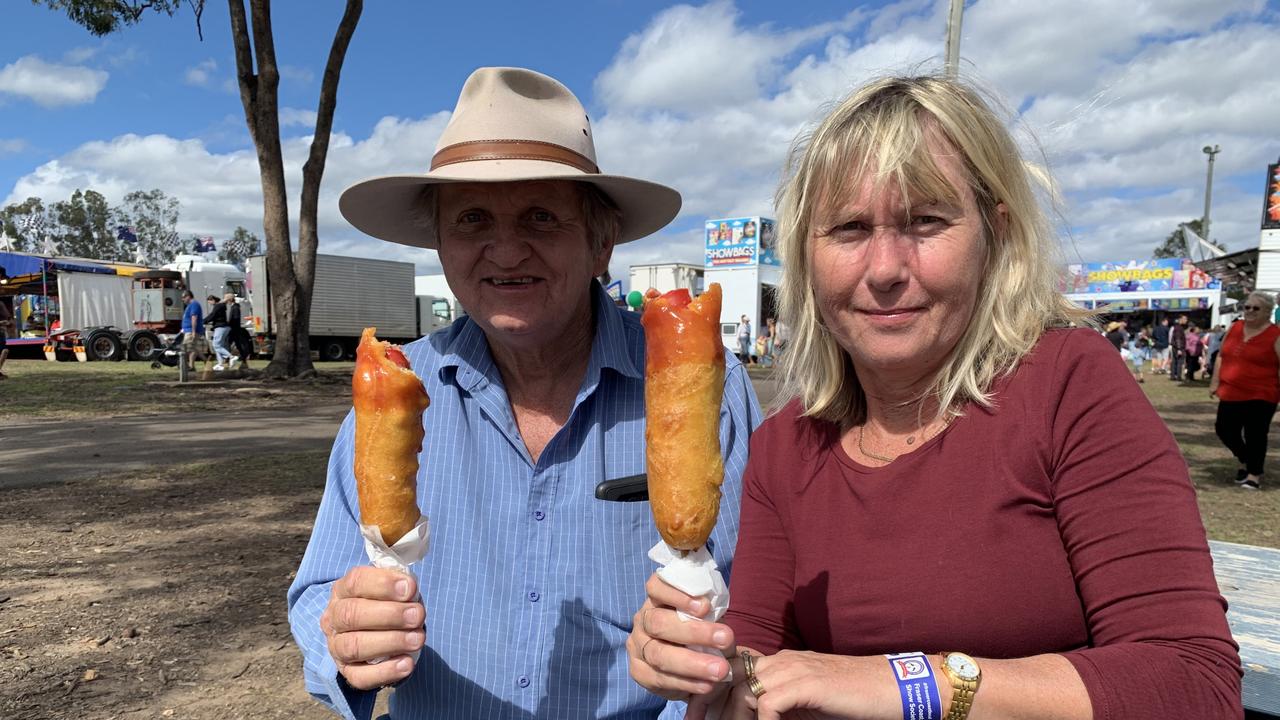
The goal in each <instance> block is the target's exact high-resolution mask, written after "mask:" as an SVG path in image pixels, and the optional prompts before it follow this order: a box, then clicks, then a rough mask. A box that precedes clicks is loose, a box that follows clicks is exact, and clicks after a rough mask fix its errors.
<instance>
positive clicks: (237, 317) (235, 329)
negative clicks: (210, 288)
mask: <svg viewBox="0 0 1280 720" xmlns="http://www.w3.org/2000/svg"><path fill="white" fill-rule="evenodd" d="M222 305H223V306H224V307H226V308H227V348H228V349H230V348H235V351H236V353H237V355H236V356H235V357H232V358H231V361H230V362H229V363H228V364H227V366H228V367H231V368H234V367H235V366H236V365H237V364H238V363H244V366H245V368H246V369H247V368H248V367H249V355H250V354H252V353H253V341H252V340H251V339H250V338H249V332H248V331H247V330H245V329H244V318H243V317H242V316H241V314H240V303H238V302H236V294H235V293H227V294H225V295H223V296H222Z"/></svg>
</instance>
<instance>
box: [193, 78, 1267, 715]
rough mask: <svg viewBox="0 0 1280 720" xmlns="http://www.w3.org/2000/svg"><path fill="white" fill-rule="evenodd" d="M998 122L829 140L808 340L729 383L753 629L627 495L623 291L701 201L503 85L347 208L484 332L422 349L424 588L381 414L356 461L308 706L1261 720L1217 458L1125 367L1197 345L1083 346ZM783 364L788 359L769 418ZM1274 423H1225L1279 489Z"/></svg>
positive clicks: (534, 85) (943, 111)
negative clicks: (1268, 456)
mask: <svg viewBox="0 0 1280 720" xmlns="http://www.w3.org/2000/svg"><path fill="white" fill-rule="evenodd" d="M992 108H993V103H991V102H989V101H988V99H986V98H985V97H984V96H983V95H982V94H980V93H978V92H977V91H975V90H974V89H972V88H971V87H969V86H968V85H966V84H964V83H962V82H959V81H956V80H953V79H947V78H942V77H933V76H925V77H897V78H886V79H882V80H878V81H875V82H872V83H869V84H868V85H866V86H864V87H861V88H859V89H857V90H856V91H854V92H853V93H852V94H851V95H849V96H848V97H847V98H845V99H844V100H843V101H842V102H840V103H839V104H837V105H835V106H833V108H832V109H831V110H830V112H828V113H827V114H826V116H825V117H824V118H823V119H822V121H821V122H820V124H819V125H818V126H817V127H816V129H814V131H813V132H812V133H807V134H806V135H805V136H804V139H802V140H801V141H799V142H798V143H797V144H796V146H795V147H794V148H793V152H792V154H791V161H790V164H789V166H788V172H787V175H786V178H785V179H784V181H783V184H782V187H781V188H780V190H779V193H778V197H777V206H778V212H779V223H778V237H777V239H778V248H777V249H778V251H779V253H780V254H781V256H782V258H783V259H784V264H783V277H782V282H781V285H780V302H779V308H778V316H777V318H776V319H775V320H774V321H773V322H769V321H768V320H767V319H766V327H765V328H764V329H762V330H761V332H760V336H763V337H764V338H766V342H765V345H764V352H763V353H761V352H759V351H758V348H757V347H755V345H756V344H758V342H759V340H758V339H756V340H754V341H753V337H755V336H754V335H753V334H752V332H751V323H750V318H749V317H746V316H743V317H742V318H741V321H740V324H739V326H738V334H737V348H736V350H737V354H738V357H735V355H734V354H733V353H726V357H725V365H726V368H725V376H724V378H725V379H724V394H723V400H722V405H721V407H720V410H719V414H718V417H719V432H718V440H719V447H720V449H721V453H722V455H723V458H724V470H725V472H724V477H723V484H722V485H721V488H720V491H721V501H720V503H721V504H720V508H719V522H718V524H717V525H716V527H715V530H714V531H713V532H712V535H711V538H710V539H709V540H708V541H707V543H706V546H705V548H704V550H705V551H706V552H707V553H708V554H709V555H710V557H711V558H712V559H713V560H714V562H715V564H716V565H717V566H718V567H719V568H720V569H721V570H722V571H723V572H724V574H725V575H726V576H727V577H728V579H729V586H730V587H729V589H730V595H729V601H728V608H727V612H725V613H724V615H723V616H720V615H719V611H721V610H724V608H718V609H717V611H716V612H715V613H713V608H712V603H711V601H710V600H711V598H709V597H703V596H691V595H686V594H685V593H683V592H681V591H679V590H677V589H675V588H674V587H673V586H671V585H669V584H667V583H666V582H665V581H664V580H663V579H662V578H661V577H659V576H658V575H657V574H655V573H653V565H652V563H651V562H650V561H649V560H648V557H647V555H646V552H647V551H648V550H649V548H650V547H651V546H653V543H654V542H655V541H656V540H657V538H658V534H657V530H656V528H655V526H654V521H653V518H652V514H651V512H650V509H649V507H648V505H647V503H644V502H609V501H604V500H598V499H596V497H595V495H594V492H593V490H594V489H595V488H596V486H597V484H599V483H601V482H602V481H605V480H609V479H614V478H629V477H632V476H635V475H638V474H643V473H644V472H645V432H646V430H645V422H644V406H645V404H644V391H645V373H644V367H645V365H644V362H645V361H644V358H645V338H644V334H643V332H642V330H641V328H640V325H639V323H638V321H637V319H636V316H635V315H634V314H632V313H627V312H625V311H624V310H622V309H620V308H618V307H617V306H616V305H615V304H614V303H612V302H610V301H609V299H608V296H607V294H606V293H605V292H604V290H603V288H602V287H601V286H600V284H599V283H598V282H596V281H595V279H594V278H595V277H596V276H598V275H599V274H600V273H601V272H603V270H604V269H605V268H606V267H607V266H608V262H609V259H610V257H611V254H612V252H613V250H614V248H615V247H616V246H617V245H619V244H621V243H625V242H630V241H633V240H637V239H639V238H642V237H645V236H646V235H649V234H651V233H653V232H655V231H656V230H658V229H660V228H662V227H663V226H665V225H666V224H667V223H669V222H670V221H671V220H672V219H674V218H675V216H676V215H677V213H678V212H679V208H680V196H679V193H678V192H676V191H675V190H674V189H672V188H668V187H666V186H663V185H660V184H657V183H653V182H649V181H645V180H641V179H638V178H631V177H626V176H621V175H610V174H605V173H603V172H601V170H600V168H599V165H598V164H597V159H596V154H595V146H594V141H593V139H592V134H591V132H590V124H589V120H588V119H587V115H586V112H585V110H584V109H583V107H582V105H581V103H580V102H579V101H578V100H577V98H576V97H575V96H574V95H573V93H572V92H571V91H570V90H569V89H568V88H566V87H565V86H564V85H562V84H561V83H559V82H558V81H556V80H555V79H553V78H550V77H547V76H545V75H542V74H539V73H536V72H533V71H530V70H523V69H519V68H482V69H480V70H477V71H476V72H474V73H473V74H472V75H471V76H470V77H469V78H468V79H467V81H466V83H465V84H464V86H463V88H462V92H461V94H460V96H459V98H458V103H457V107H456V109H455V111H454V113H453V115H452V116H451V118H450V120H449V122H448V124H447V125H446V127H445V129H444V131H443V133H442V135H441V137H440V140H439V143H438V144H437V146H436V149H435V154H434V157H433V160H432V164H431V170H429V171H428V172H426V173H417V174H403V175H396V176H383V177H377V178H372V179H369V180H365V181H362V182H360V183H357V184H356V185H354V186H352V187H350V188H348V189H347V190H346V191H344V192H343V194H342V196H341V198H340V200H339V208H340V210H341V212H342V214H343V215H344V217H345V218H346V219H347V220H348V221H349V222H351V223H352V224H353V225H354V226H355V227H356V228H358V229H360V230H361V231H363V232H365V233H367V234H369V235H372V236H374V237H378V238H381V239H383V240H387V241H390V242H396V243H401V244H406V245H412V246H417V247H426V248H432V249H435V250H437V251H438V252H439V255H440V260H441V264H442V266H443V269H444V273H445V276H446V277H447V278H448V280H449V284H450V287H451V288H453V289H454V290H455V292H456V293H457V295H458V297H459V299H460V301H461V302H462V303H463V304H464V305H465V306H466V307H467V309H468V311H469V314H468V315H467V316H466V317H465V318H462V319H460V320H459V321H457V322H455V323H454V324H453V325H451V326H450V327H449V328H447V329H445V330H442V331H439V332H437V333H434V334H432V335H431V336H429V337H426V338H423V339H421V340H418V341H416V342H413V343H410V344H408V345H406V346H404V348H403V355H404V359H405V361H406V362H407V363H408V364H409V365H410V366H411V367H412V369H413V370H414V371H415V372H416V373H417V375H418V377H419V378H421V379H422V381H423V383H424V384H425V386H426V389H427V392H428V394H429V396H430V398H431V406H430V408H429V409H428V410H427V412H426V413H425V414H424V416H423V424H424V426H425V427H424V429H425V438H424V440H423V442H422V447H421V450H420V453H419V462H420V468H421V469H420V470H419V475H418V478H419V480H418V488H417V490H418V497H419V503H420V505H421V508H422V511H423V513H424V515H425V516H426V517H428V518H430V522H431V525H430V529H431V532H430V551H429V552H428V553H427V555H426V557H425V559H424V560H422V561H421V562H419V563H415V564H414V565H413V566H412V567H411V568H410V574H409V575H405V574H402V573H400V572H397V571H396V570H391V569H385V568H381V567H374V566H372V565H370V564H369V557H368V556H367V554H366V550H365V548H366V545H365V540H364V537H363V536H362V529H361V513H360V503H359V501H358V500H357V496H358V494H359V493H358V492H357V487H356V479H355V476H354V470H353V455H354V453H355V449H354V447H355V443H354V434H355V427H354V419H353V417H352V416H348V418H347V419H346V420H345V421H344V423H343V424H342V427H341V429H340V430H339V432H338V436H337V438H336V439H335V441H334V445H333V449H332V453H331V457H330V463H329V468H328V476H327V479H326V485H325V490H324V494H323V497H322V499H321V501H320V508H319V513H318V516H317V519H316V522H315V525H314V528H313V531H312V536H311V539H310V542H309V543H308V546H307V550H306V553H305V555H304V557H303V560H302V563H301V566H300V567H299V570H298V572H297V574H296V576H295V578H294V581H293V584H292V586H291V587H290V589H289V593H288V601H289V620H290V624H291V628H292V631H293V634H294V637H295V639H296V640H297V642H298V645H299V647H300V648H301V651H302V655H303V674H304V679H305V686H306V688H307V690H308V691H309V692H311V693H312V695H314V696H315V697H316V698H317V699H318V700H320V701H321V702H323V703H324V704H326V705H327V706H329V707H330V708H332V709H333V710H334V711H335V712H336V713H338V714H340V715H342V716H343V717H346V718H349V719H351V720H355V719H359V720H366V719H367V718H369V717H370V716H371V713H372V711H373V707H374V704H375V701H376V700H377V698H378V695H379V692H380V691H382V690H384V689H387V690H388V691H389V697H388V705H387V706H388V712H389V715H388V716H387V717H389V718H391V720H409V719H417V718H427V717H430V718H475V717H486V718H569V717H597V718H623V717H626V718H677V717H689V718H694V719H695V720H696V719H697V718H702V717H707V716H709V715H710V716H716V717H721V718H756V717H763V718H769V719H770V720H772V719H773V718H779V717H783V716H785V717H825V718H850V719H853V718H884V719H886V720H896V718H898V717H902V718H915V717H921V718H924V717H930V718H943V717H945V718H946V719H947V720H967V719H968V718H972V719H973V720H987V719H990V718H1006V717H1010V718H1011V717H1045V718H1059V719H1064V720H1066V719H1073V718H1080V719H1082V720H1083V719H1086V718H1098V719H1100V720H1106V719H1119V718H1127V719H1137V720H1144V719H1147V718H1151V719H1154V718H1168V717H1195V718H1205V719H1213V718H1239V717H1240V716H1241V715H1242V713H1243V711H1242V707H1241V666H1240V658H1239V656H1238V652H1237V646H1236V644H1235V643H1234V641H1233V639H1232V636H1231V631H1230V628H1229V627H1228V625H1227V621H1226V614H1225V612H1226V603H1225V601H1224V600H1223V597H1222V595H1221V594H1220V593H1219V591H1218V587H1217V583H1216V580H1215V578H1214V574H1213V566H1212V560H1211V558H1210V555H1209V550H1208V545H1207V540H1206V537H1205V531H1204V527H1203V524H1202V521H1201V518H1200V514H1199V510H1198V508H1197V505H1196V494H1195V489H1194V487H1193V486H1192V484H1191V482H1190V479H1189V476H1188V470H1187V466H1186V464H1185V463H1184V462H1183V460H1182V456H1181V454H1180V452H1179V450H1178V446H1177V444H1176V443H1175V441H1174V438H1173V436H1172V435H1171V434H1170V432H1169V430H1168V429H1167V428H1166V427H1165V425H1164V423H1163V422H1162V421H1161V419H1160V417H1159V416H1158V415H1157V414H1156V412H1155V410H1154V409H1153V408H1152V406H1151V404H1150V403H1149V402H1148V401H1147V400H1146V398H1145V396H1144V395H1143V393H1142V391H1141V390H1140V389H1139V388H1138V386H1137V384H1136V383H1134V382H1133V381H1132V380H1131V379H1130V377H1129V375H1128V371H1127V370H1126V369H1125V366H1124V365H1123V364H1121V363H1117V362H1115V352H1116V350H1117V349H1118V350H1126V349H1129V348H1133V349H1140V350H1142V351H1143V352H1144V353H1145V352H1148V351H1155V348H1156V341H1157V338H1158V337H1160V336H1159V335H1158V334H1157V333H1156V330H1155V329H1153V330H1152V331H1150V332H1147V331H1144V330H1136V329H1135V333H1134V334H1135V335H1136V336H1137V337H1135V338H1133V339H1130V338H1129V337H1128V336H1127V335H1124V334H1121V332H1120V331H1121V328H1120V327H1112V328H1108V329H1107V333H1108V337H1107V339H1106V340H1104V339H1103V338H1102V337H1100V336H1099V334H1098V333H1096V332H1093V331H1092V330H1089V329H1086V328H1085V327H1082V326H1087V325H1089V323H1090V320H1089V318H1088V317H1087V316H1086V314H1085V313H1084V312H1083V311H1082V310H1080V309H1079V308H1076V307H1075V306H1073V305H1072V304H1071V303H1069V302H1068V301H1067V300H1066V299H1065V298H1064V297H1063V296H1062V294H1061V293H1060V292H1058V290H1057V276H1058V263H1057V262H1056V261H1055V259H1054V255H1053V249H1054V247H1055V242H1054V236H1053V234H1052V230H1051V225H1050V223H1049V221H1048V220H1047V217H1046V215H1045V213H1044V212H1043V210H1042V209H1041V207H1040V205H1039V202H1038V200H1037V198H1038V190H1037V187H1036V182H1037V178H1038V177H1039V176H1038V175H1032V174H1031V172H1030V171H1029V170H1028V165H1027V163H1026V162H1024V159H1023V157H1022V155H1021V153H1020V151H1019V146H1018V144H1017V143H1016V142H1015V141H1014V139H1013V138H1012V136H1011V135H1010V133H1009V131H1008V129H1007V126H1006V123H1005V120H1004V118H1003V117H1002V116H1001V115H1000V114H998V113H997V112H995V111H994V110H993V109H992ZM1253 304H1254V305H1256V306H1258V307H1261V306H1262V304H1263V300H1262V299H1259V300H1257V301H1256V302H1254V303H1253ZM1258 312H1259V313H1261V311H1258ZM202 319H203V318H202ZM1186 330H1187V329H1186V328H1183V329H1182V331H1183V332H1182V336H1181V339H1180V340H1178V343H1179V344H1178V345H1177V346H1178V347H1181V348H1183V349H1186V347H1187V335H1189V333H1187V332H1186ZM1235 332H1236V331H1235V329H1234V328H1233V329H1232V331H1231V332H1229V333H1228V334H1227V337H1226V338H1225V340H1224V341H1223V342H1222V343H1221V345H1222V351H1221V352H1220V353H1219V360H1218V363H1217V365H1216V367H1214V370H1215V372H1214V380H1215V383H1220V384H1216V385H1215V388H1214V389H1215V392H1216V393H1217V394H1218V396H1219V399H1220V401H1221V405H1222V406H1228V404H1229V403H1239V402H1244V403H1250V402H1253V400H1252V399H1245V398H1242V397H1241V396H1240V395H1238V394H1235V389H1236V388H1237V385H1238V384H1240V383H1245V384H1247V383H1250V382H1252V378H1254V377H1256V376H1257V375H1258V374H1259V373H1261V372H1263V369H1259V368H1262V367H1263V366H1261V365H1258V364H1257V363H1260V362H1263V360H1264V358H1262V353H1261V350H1260V348H1265V347H1266V344H1267V343H1268V342H1273V341H1274V342H1275V343H1278V344H1276V345H1275V347H1276V348H1277V349H1280V330H1275V329H1274V326H1271V329H1268V328H1266V327H1262V326H1259V325H1256V324H1255V325H1248V327H1247V328H1245V329H1244V330H1243V332H1242V333H1239V334H1238V335H1239V336H1238V337H1237V335H1233V334H1232V333H1235ZM1144 338H1145V341H1146V345H1144V346H1143V347H1141V348H1139V344H1140V343H1139V342H1138V341H1139V340H1141V339H1144ZM1196 338H1197V342H1198V341H1199V334H1198V333H1196ZM1107 340H1110V341H1111V342H1112V343H1113V344H1114V346H1115V348H1114V349H1113V347H1112V346H1111V345H1108V342H1107ZM1169 342H1170V344H1174V338H1173V335H1172V333H1170V334H1169ZM1250 343H1252V344H1250ZM1246 347H1247V349H1241V348H1246ZM753 356H754V357H755V358H756V359H757V360H758V359H759V358H761V357H765V358H772V359H775V360H778V361H779V363H778V364H779V373H780V376H781V378H782V385H783V391H782V393H783V395H782V397H783V399H784V401H785V402H784V403H783V404H782V406H781V409H780V410H778V411H776V412H774V413H773V414H771V415H770V416H769V417H768V418H764V417H763V416H762V413H761V410H760V406H759V404H758V402H757V400H756V397H755V394H754V392H753V390H752V386H751V383H750V380H749V378H748V377H747V374H746V372H745V369H744V364H749V363H751V362H753ZM1277 357H1280V355H1277ZM1241 361H1243V362H1245V363H1246V364H1244V365H1238V364H1237V363H1238V362H1241ZM1266 367H1270V366H1266ZM1233 368H1235V369H1233ZM1264 369H1265V368H1264ZM1193 372H1194V371H1193ZM1271 372H1272V378H1271V379H1272V382H1274V381H1275V380H1276V373H1275V370H1274V368H1272V369H1271ZM1268 397H1271V396H1268ZM1264 410H1265V408H1263V407H1262V406H1257V405H1248V406H1247V407H1245V406H1240V407H1236V406H1234V405H1231V406H1229V407H1224V408H1223V409H1220V413H1219V417H1220V420H1221V425H1222V432H1223V433H1228V434H1229V432H1230V431H1232V427H1235V426H1236V425H1238V426H1239V427H1238V433H1239V438H1238V439H1239V441H1240V442H1239V443H1238V445H1239V450H1240V452H1239V454H1238V456H1239V457H1240V458H1241V462H1242V464H1244V465H1245V466H1246V467H1245V469H1246V470H1247V471H1248V473H1252V472H1253V470H1255V469H1259V468H1258V466H1257V464H1256V462H1257V457H1256V453H1257V449H1256V445H1255V444H1253V438H1254V436H1255V435H1256V433H1257V427H1258V426H1259V424H1260V422H1261V418H1262V415H1263V414H1264ZM1274 410H1275V398H1274V397H1271V399H1270V412H1272V413H1274ZM1269 421H1270V418H1269V416H1268V418H1267V422H1269ZM1233 422H1234V423H1235V424H1236V425H1232V423H1233ZM1233 437H1234V436H1233ZM1233 442H1235V440H1233ZM748 450H749V452H748ZM1247 477H1252V475H1251V474H1247ZM1153 518H1154V519H1156V521H1153V520H1152V519H1153ZM656 550H657V548H656V547H655V552H656ZM690 618H703V619H704V621H703V622H692V621H688V620H690Z"/></svg>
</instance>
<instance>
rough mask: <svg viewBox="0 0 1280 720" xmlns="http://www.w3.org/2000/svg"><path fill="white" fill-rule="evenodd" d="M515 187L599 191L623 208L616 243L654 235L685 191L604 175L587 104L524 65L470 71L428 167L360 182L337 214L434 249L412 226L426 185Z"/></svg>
mask: <svg viewBox="0 0 1280 720" xmlns="http://www.w3.org/2000/svg"><path fill="white" fill-rule="evenodd" d="M516 180H575V181H578V182H587V183H591V184H592V185H595V186H596V187H598V188H599V189H600V190H601V191H603V192H604V193H605V194H606V195H608V196H609V197H610V198H611V199H612V200H613V201H614V202H615V203H616V204H617V205H618V207H619V209H621V211H622V233H621V236H620V237H619V239H618V242H620V243H624V242H629V241H631V240H638V239H639V238H642V237H645V236H646V235H650V234H652V233H654V232H656V231H658V230H659V229H661V228H662V227H663V226H665V225H666V224H667V223H669V222H671V220H672V219H674V218H675V216H676V215H677V214H678V213H679V212H680V193H678V192H676V191H675V190H673V189H671V188H669V187H666V186H665V185H659V184H657V183H652V182H648V181H647V180H638V179H635V178H629V177H624V176H621V175H603V174H601V173H600V168H599V167H598V166H597V165H596V148H595V142H594V141H593V140H592V136H591V122H590V120H589V119H588V118H587V113H586V110H585V109H584V108H583V107H582V103H580V102H578V98H576V97H574V95H573V93H572V92H570V91H569V88H567V87H565V86H564V85H562V84H560V82H559V81H557V80H555V79H554V78H550V77H547V76H546V75H543V74H541V73H536V72H534V71H532V70H525V69H523V68H480V69H479V70H476V71H475V72H473V73H471V77H469V78H467V82H466V84H464V85H463V86H462V93H461V94H460V95H459V96H458V105H457V107H455V108H454V110H453V117H451V118H450V119H449V124H448V125H447V126H445V129H444V132H443V133H442V134H441V135H440V141H439V142H438V143H437V144H436V152H435V155H434V156H433V157H432V158H431V169H430V170H429V171H428V172H427V173H426V174H424V175H388V176H384V177H377V178H372V179H369V180H365V181H363V182H359V183H356V184H355V185H352V186H351V187H349V188H347V189H346V190H345V191H344V192H343V193H342V196H341V197H340V198H338V209H339V210H341V211H342V215H343V217H345V218H346V219H347V221H348V222H350V223H351V224H352V225H354V226H356V228H357V229H359V230H360V231H361V232H364V233H366V234H368V235H372V236H374V237H376V238H381V239H382V240H390V241H391V242H395V243H401V244H403V245H414V246H417V247H425V248H433V249H434V248H436V247H437V238H436V234H435V229H434V228H430V227H424V226H423V225H421V224H420V223H419V222H417V221H416V220H415V218H416V217H417V216H420V215H421V210H420V209H418V208H417V207H416V205H417V203H418V202H419V199H420V197H421V194H422V188H423V186H425V185H439V184H443V183H459V182H511V181H516Z"/></svg>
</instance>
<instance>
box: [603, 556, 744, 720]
mask: <svg viewBox="0 0 1280 720" xmlns="http://www.w3.org/2000/svg"><path fill="white" fill-rule="evenodd" d="M645 591H646V592H647V593H648V595H649V597H648V599H646V600H645V602H644V605H642V606H641V607H640V610H639V611H637V612H636V614H635V617H634V618H633V622H632V630H631V637H629V638H627V656H628V657H629V658H630V660H631V662H630V670H631V678H632V679H633V680H635V681H636V683H638V684H639V685H640V686H641V687H643V688H645V689H646V690H648V691H649V692H651V693H653V694H655V695H659V696H661V697H664V698H666V699H668V700H687V699H690V696H711V694H712V693H713V691H716V690H723V689H724V686H723V685H720V684H719V683H721V682H722V681H723V680H725V679H726V676H727V675H728V674H729V662H728V661H727V660H725V659H724V658H723V657H714V656H712V655H708V654H706V653H702V652H698V651H696V650H691V649H689V648H688V647H687V646H689V645H701V646H703V647H710V648H715V649H717V650H720V651H722V652H729V653H731V652H732V648H733V630H732V629H731V628H730V627H729V626H728V625H724V624H721V623H712V622H692V621H685V620H681V619H680V618H679V617H678V616H677V615H676V611H677V610H680V611H683V612H685V613H686V614H688V615H692V616H694V617H702V616H704V615H706V614H707V612H709V611H710V609H711V604H710V603H709V602H707V600H706V598H695V597H690V596H689V595H685V594H684V593H682V592H680V591H679V590H677V589H675V588H673V587H671V586H670V585H668V584H666V583H665V582H663V581H662V579H661V578H659V577H658V575H657V574H656V573H655V574H653V575H651V576H649V581H648V582H647V583H645ZM709 700H710V697H706V698H702V699H701V700H697V701H696V702H695V701H694V700H691V702H690V705H691V707H690V711H691V712H692V710H693V707H692V706H693V705H695V704H696V705H704V706H705V704H706V703H707V702H709Z"/></svg>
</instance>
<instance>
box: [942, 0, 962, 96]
mask: <svg viewBox="0 0 1280 720" xmlns="http://www.w3.org/2000/svg"><path fill="white" fill-rule="evenodd" d="M963 17H964V0H951V14H950V15H948V16H947V66H946V73H947V77H948V78H952V79H955V78H956V77H958V76H959V75H960V21H961V19H962V18H963Z"/></svg>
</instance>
